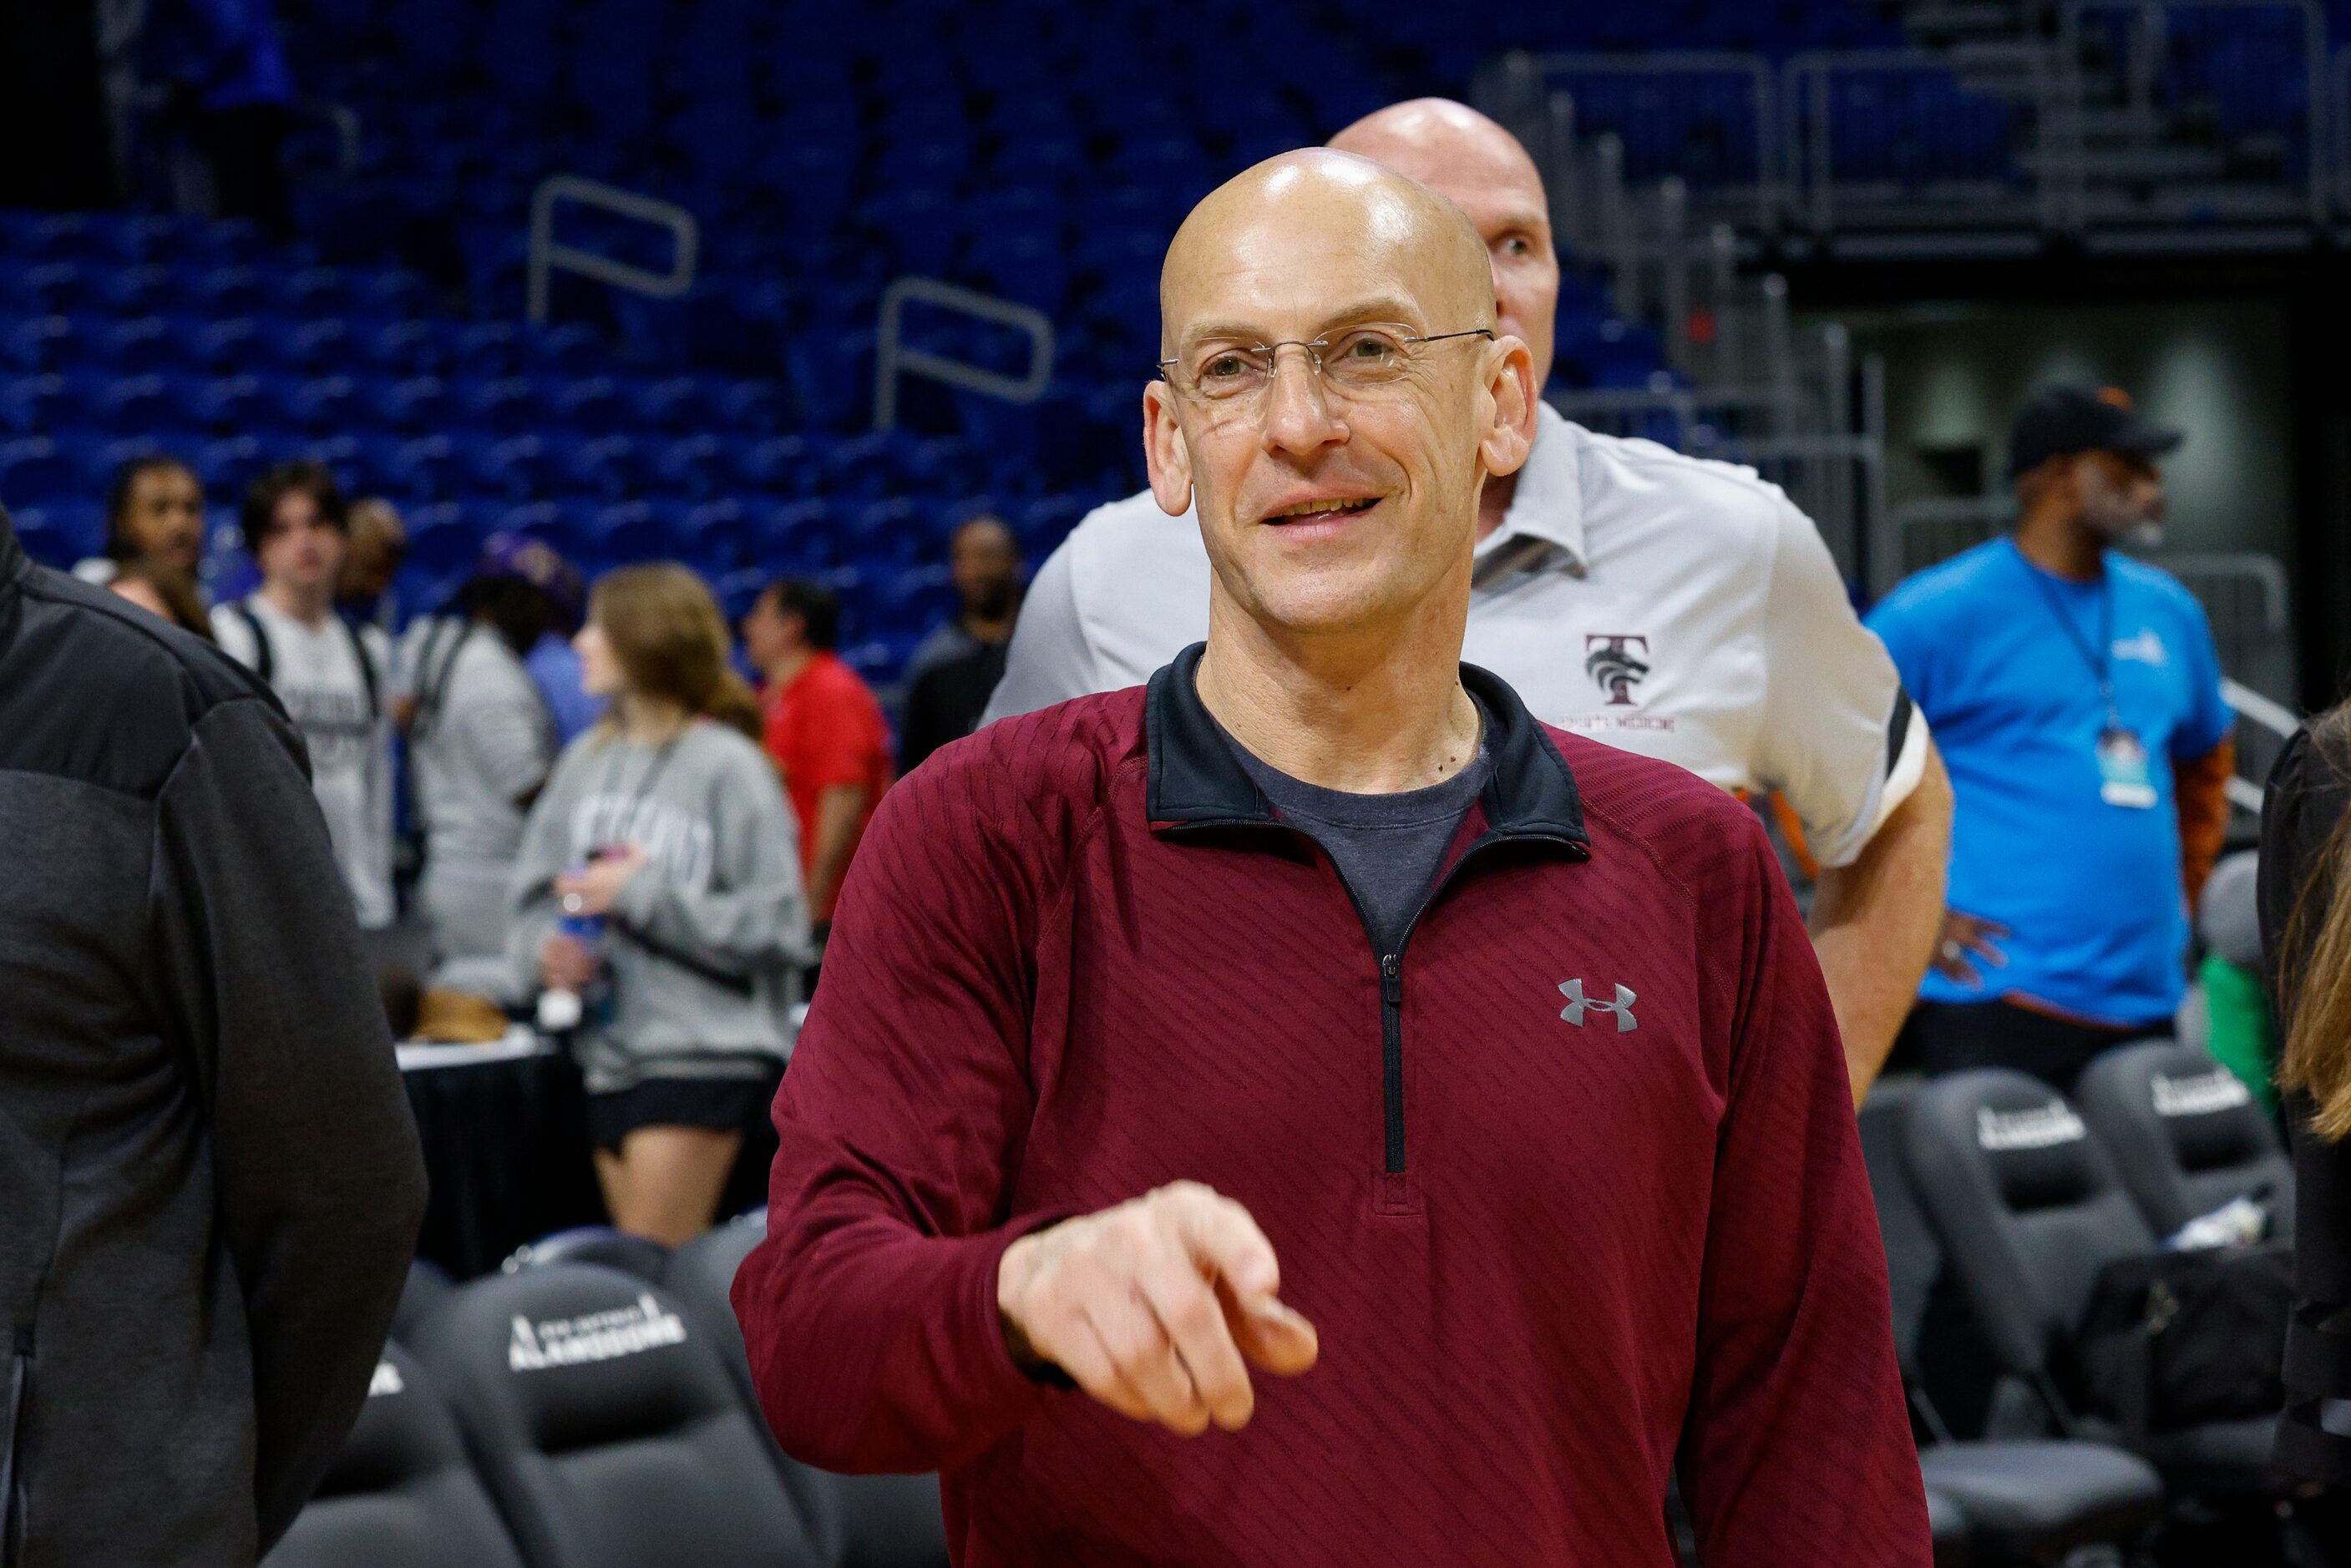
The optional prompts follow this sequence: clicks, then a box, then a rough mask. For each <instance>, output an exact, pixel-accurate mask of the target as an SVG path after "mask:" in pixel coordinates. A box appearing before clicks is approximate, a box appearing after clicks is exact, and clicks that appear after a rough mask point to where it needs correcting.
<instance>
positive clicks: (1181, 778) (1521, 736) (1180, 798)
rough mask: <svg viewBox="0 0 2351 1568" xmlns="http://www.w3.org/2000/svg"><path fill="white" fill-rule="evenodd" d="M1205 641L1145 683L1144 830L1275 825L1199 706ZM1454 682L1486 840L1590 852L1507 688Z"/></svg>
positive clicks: (1474, 675) (1541, 745)
mask: <svg viewBox="0 0 2351 1568" xmlns="http://www.w3.org/2000/svg"><path fill="white" fill-rule="evenodd" d="M1206 649H1207V644H1206V643H1200V642H1196V643H1194V644H1193V645H1192V646H1191V647H1189V648H1187V649H1185V650H1184V651H1183V652H1181V653H1179V654H1177V655H1176V656H1175V661H1174V662H1173V663H1171V664H1168V665H1166V666H1165V667H1164V668H1162V669H1161V670H1159V672H1158V673H1157V674H1155V675H1154V676H1152V678H1151V686H1150V689H1149V691H1147V692H1146V693H1145V694H1144V747H1145V749H1146V750H1147V751H1148V753H1149V754H1150V764H1151V774H1150V785H1149V789H1148V792H1147V794H1146V795H1145V797H1144V799H1145V804H1144V811H1145V813H1146V815H1148V816H1149V818H1150V821H1151V826H1153V828H1154V829H1158V828H1162V827H1165V828H1189V827H1208V826H1244V825H1257V824H1265V825H1275V824H1279V823H1280V820H1281V818H1280V815H1279V814H1278V813H1276V812H1275V810H1274V809H1273V803H1272V802H1271V801H1269V800H1267V799H1266V798H1265V792H1264V791H1263V790H1260V789H1259V788H1258V787H1257V782H1256V781H1255V780H1254V779H1252V778H1250V777H1249V774H1248V771H1247V770H1245V769H1244V768H1243V767H1242V766H1241V764H1240V761H1239V759H1238V758H1237V757H1235V756H1234V755H1233V753H1232V748H1231V747H1229V746H1228V745H1227V744H1226V743H1225V738H1224V736H1223V735H1222V734H1221V733H1219V732H1218V730H1217V722H1216V720H1215V719H1214V718H1213V717H1211V716H1210V714H1209V712H1208V710H1207V706H1206V705H1205V704H1203V703H1202V702H1201V701H1200V693H1199V690H1198V688H1197V686H1196V684H1195V682H1194V680H1193V677H1194V674H1195V672H1196V671H1197V670H1198V669H1199V667H1200V655H1201V654H1202V652H1204V651H1205V650H1206ZM1461 684H1462V687H1463V688H1464V689H1465V690H1466V691H1468V693H1469V695H1470V696H1472V697H1473V698H1475V699H1477V701H1478V704H1479V707H1481V708H1483V709H1484V710H1485V712H1486V721H1487V724H1488V731H1487V735H1486V746H1487V749H1488V751H1489V753H1491V754H1492V756H1493V759H1494V771H1493V776H1492V777H1491V778H1490V779H1489V780H1488V781H1487V784H1486V789H1485V792H1484V794H1482V795H1480V796H1479V801H1480V804H1481V805H1483V806H1484V807H1485V812H1486V827H1487V832H1488V834H1489V836H1493V837H1498V838H1541V839H1550V840H1552V841H1554V842H1557V843H1561V844H1565V845H1568V846H1573V848H1574V849H1575V850H1576V851H1577V852H1578V853H1579V854H1583V855H1589V854H1590V852H1591V846H1592V839H1591V836H1590V835H1588V834H1587V833H1585V831H1584V828H1583V799H1582V797H1581V796H1579V795H1578V794H1576V789H1575V775H1574V774H1573V773H1571V772H1570V771H1569V770H1568V766H1567V759H1566V758H1564V757H1562V756H1561V755H1560V754H1559V748H1558V747H1557V746H1554V745H1553V744H1552V741H1551V737H1550V736H1549V735H1547V734H1545V733H1543V729H1542V726H1541V724H1538V723H1537V722H1535V719H1534V715H1533V714H1531V713H1530V712H1528V711H1527V705H1526V704H1525V703H1524V702H1522V701H1520V700H1519V694H1518V693H1517V692H1516V691H1512V690H1510V683H1509V682H1508V681H1506V680H1503V679H1502V678H1501V677H1500V676H1499V675H1495V674H1493V673H1491V672H1490V671H1488V670H1480V669H1479V668H1478V667H1477V666H1476V665H1474V664H1465V665H1463V666H1462V667H1461Z"/></svg>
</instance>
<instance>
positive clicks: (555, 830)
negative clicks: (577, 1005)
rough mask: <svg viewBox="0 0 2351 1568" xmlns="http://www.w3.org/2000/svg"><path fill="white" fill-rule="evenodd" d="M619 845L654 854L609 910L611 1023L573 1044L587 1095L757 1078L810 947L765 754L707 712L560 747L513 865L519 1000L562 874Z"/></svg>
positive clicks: (606, 729)
mask: <svg viewBox="0 0 2351 1568" xmlns="http://www.w3.org/2000/svg"><path fill="white" fill-rule="evenodd" d="M623 844H635V845H637V846H640V847H641V848H643V850H644V852H645V854H646V856H647V857H648V858H647V861H646V864H645V866H644V867H643V869H641V870H640V871H638V872H637V874H636V875H635V876H634V877H631V878H630V879H629V881H628V883H627V885H626V886H624V887H623V888H622V890H621V893H620V897H619V898H618V899H617V900H616V901H615V903H614V905H613V908H612V910H611V913H610V914H609V915H607V916H606V917H605V942H604V952H605V963H606V969H605V973H606V976H607V978H608V980H609V982H610V986H611V999H612V1000H611V1017H610V1019H609V1021H607V1022H605V1023H601V1024H599V1023H590V1024H589V1025H588V1026H586V1027H583V1029H582V1030H581V1031H580V1037H579V1040H578V1046H579V1051H580V1065H581V1068H582V1070H583V1071H584V1072H585V1073H586V1075H587V1079H588V1087H589V1090H590V1093H594V1094H610V1093H612V1092H614V1091H616V1090H621V1089H626V1088H630V1087H632V1086H633V1085H636V1084H638V1083H640V1082H643V1080H645V1079H647V1078H653V1077H750V1076H756V1075H759V1074H762V1073H764V1072H766V1071H768V1066H769V1064H771V1063H772V1062H773V1061H774V1059H776V1058H778V1057H784V1056H789V1054H791V1046H792V1025H791V1008H792V1004H793V1002H795V1001H796V1000H797V997H798V992H799V969H798V966H799V964H800V963H802V962H803V961H805V960H806V958H807V957H808V947H809V916H808V895H807V892H806V890H805V889H804V888H802V886H801V883H800V872H799V836H798V834H797V833H796V832H795V831H794V828H793V826H792V815H791V812H790V810H789V808H787V806H786V805H785V804H784V792H783V787H782V785H781V784H779V783H778V781H777V778H776V770H775V768H774V766H773V764H771V763H769V762H768V758H767V754H766V753H764V752H762V751H760V750H759V748H758V746H757V745H754V744H753V743H752V742H750V741H748V740H747V739H746V738H744V737H743V736H742V735H740V734H738V733H737V732H735V731H733V730H730V729H728V728H726V726H725V725H723V724H718V723H714V722H709V721H707V720H704V721H699V722H695V723H694V724H693V725H691V726H689V727H688V728H687V729H686V731H685V732H684V734H682V735H680V736H678V737H677V739H675V740H674V741H672V742H668V743H667V744H665V745H661V746H645V745H640V744H638V743H637V742H633V741H630V740H627V739H625V738H623V737H622V735H621V733H620V732H619V731H618V730H617V729H615V728H614V727H613V726H611V725H610V724H600V725H598V726H597V727H596V728H594V729H592V730H590V731H589V732H587V733H586V734H584V735H581V736H580V738H579V739H577V740H575V741H573V742H571V744H570V745H569V746H568V747H566V748H565V749H564V753H563V755H562V756H561V757H560V758H559V760H558V761H557V763H556V764H555V773H554V775H553V776H552V777H551V778H549V780H548V784H547V789H546V792H545V793H544V794H541V795H540V796H539V797H538V803H537V804H536V805H533V806H532V807H531V812H530V819H529V821H528V823H526V824H525V825H524V827H523V836H522V847H521V851H520V854H519V856H518V857H517V861H516V864H515V877H514V882H513V884H512V888H511V898H510V903H511V908H512V910H513V919H512V921H511V922H510V924H509V928H508V931H509V935H508V953H509V955H510V957H511V958H512V959H513V961H514V962H515V964H516V966H517V970H518V971H519V976H520V978H521V981H522V988H521V989H522V992H523V994H525V995H528V994H530V993H531V992H534V991H536V990H537V989H538V955H539V949H540V947H541V946H542V945H543V944H544V943H545V941H546V940H547V937H548V934H549V932H550V931H552V930H553V929H555V922H556V919H557V917H558V910H557V909H556V903H555V888H554V883H555V878H556V877H558V876H559V875H560V874H561V873H562V872H564V871H565V870H567V869H569V867H574V866H581V865H585V864H586V863H587V862H588V861H589V860H590V858H591V857H593V856H594V855H595V853H596V851H598V850H599V849H601V848H604V847H607V846H619V845H623Z"/></svg>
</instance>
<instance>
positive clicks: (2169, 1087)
mask: <svg viewBox="0 0 2351 1568" xmlns="http://www.w3.org/2000/svg"><path fill="white" fill-rule="evenodd" d="M2148 1085H2149V1086H2150V1087H2151V1088H2152V1089H2153V1090H2154V1091H2155V1114H2156V1115H2157V1116H2210V1115H2211V1114H2212V1113H2213V1112H2215V1111H2233V1110H2235V1109H2236V1108H2237V1107H2238V1106H2246V1105H2251V1104H2252V1100H2253V1095H2252V1090H2250V1089H2248V1088H2246V1087H2245V1085H2244V1080H2243V1079H2241V1078H2240V1077H2238V1076H2237V1075H2235V1074H2234V1073H2231V1071H2229V1069H2228V1068H2226V1067H2215V1068H2213V1069H2212V1070H2211V1071H2210V1072H2209V1073H2199V1074H2197V1075H2195V1076H2194V1077H2192V1078H2167V1077H2165V1076H2164V1075H2162V1074H2160V1073H2158V1074H2156V1075H2155V1076H2154V1077H2152V1078H2150V1079H2149V1080H2148Z"/></svg>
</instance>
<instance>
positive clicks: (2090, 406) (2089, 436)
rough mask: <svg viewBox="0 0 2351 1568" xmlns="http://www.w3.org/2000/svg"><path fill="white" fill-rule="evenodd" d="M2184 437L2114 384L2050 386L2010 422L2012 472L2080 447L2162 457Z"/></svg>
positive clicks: (2068, 454)
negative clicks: (2140, 410)
mask: <svg viewBox="0 0 2351 1568" xmlns="http://www.w3.org/2000/svg"><path fill="white" fill-rule="evenodd" d="M2181 439H2182V438H2181V436H2180V433H2179V431H2176V430H2172V429H2170V428H2169V427H2168V426H2166V425H2158V424H2154V423H2151V422H2149V421H2146V420H2143V419H2141V418H2139V417H2138V415H2137V414H2136V413H2134V412H2132V411H2131V406H2130V399H2129V398H2127V397H2126V396H2124V395H2123V394H2122V393H2120V392H2118V391H2116V390H2114V389H2112V388H2108V389H2105V390H2104V391H2098V390H2095V389H2092V388H2089V387H2050V388H2047V389H2043V390H2042V391H2040V392H2037V393H2035V394H2033V398H2032V401H2031V402H2029V403H2027V404H2025V405H2024V407H2023V408H2022V410H2019V411H2018V413H2017V416H2016V423H2015V424H2013V425H2011V426H2010V427H2009V432H2008V477H2009V479H2010V480H2011V482H2013V481H2014V480H2015V479H2017V478H2018V477H2019V476H2020V475H2022V474H2027V473H2031V472H2032V471H2033V470H2034V469H2036V468H2039V467H2040V466H2041V465H2042V464H2043V463H2044V462H2048V461H2049V460H2050V459H2051V458H2053V457H2071V456H2073V455H2074V453H2075V452H2120V453H2121V454H2122V455H2123V456H2125V457H2136V458H2140V459H2143V460H2144V459H2151V458H2158V457H2161V456H2162V455H2163V454H2164V453H2165V452H2169V451H2171V450H2172V449H2173V448H2174V447H2176V446H2178V445H2179V442H2180V441H2181Z"/></svg>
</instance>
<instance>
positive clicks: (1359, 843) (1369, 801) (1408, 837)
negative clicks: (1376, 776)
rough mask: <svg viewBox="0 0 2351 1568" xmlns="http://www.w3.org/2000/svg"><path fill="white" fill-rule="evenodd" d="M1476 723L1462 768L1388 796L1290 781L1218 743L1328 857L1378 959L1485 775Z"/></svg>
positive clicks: (1400, 935)
mask: <svg viewBox="0 0 2351 1568" xmlns="http://www.w3.org/2000/svg"><path fill="white" fill-rule="evenodd" d="M1484 719H1485V715H1484V714H1482V713H1481V714H1479V738H1478V754H1477V755H1476V756H1474V757H1472V758H1470V759H1469V765H1468V766H1467V767H1465V768H1463V769H1462V770H1461V771H1460V772H1459V773H1458V774H1454V775H1453V776H1452V777H1451V778H1449V779H1447V780H1445V781H1444V782H1443V783H1441V784H1431V785H1429V786H1428V787H1427V788H1426V789H1408V790H1403V791H1400V792H1398V793H1396V794H1350V793H1349V792H1347V791H1345V790H1335V789H1324V788H1323V787H1322V785H1320V784H1308V783H1306V782H1305V781H1304V780H1302V779H1294V778H1291V777H1290V775H1289V774H1285V773H1283V772H1281V771H1280V769H1278V768H1276V767H1273V766H1272V765H1271V764H1270V763H1266V762H1264V761H1262V760H1261V759H1259V757H1257V756H1255V755H1253V754H1252V753H1250V751H1249V748H1248V747H1247V746H1244V745H1242V744H1241V743H1240V742H1238V741H1236V740H1234V739H1233V738H1232V736H1230V735H1226V736H1225V743H1226V744H1227V745H1228V746H1230V747H1231V748H1232V749H1233V755H1235V756H1236V757H1238V758H1239V759H1240V764H1241V766H1242V768H1244V769H1245V770H1247V772H1248V774H1249V777H1250V778H1251V779H1253V780H1254V781H1256V784H1257V787H1258V788H1259V789H1261V790H1263V791H1264V792H1265V797H1266V799H1268V800H1270V801H1271V802H1272V803H1273V808H1274V810H1276V811H1278V812H1280V814H1281V818H1282V820H1283V821H1284V822H1287V823H1289V824H1290V826H1293V827H1296V828H1297V829H1298V830H1299V831H1300V832H1301V833H1303V834H1305V835H1306V836H1308V837H1309V838H1311V839H1313V840H1314V842H1315V843H1317V844H1319V845H1321V846H1322V850H1323V853H1324V854H1326V855H1328V856H1330V857H1331V861H1332V864H1333V865H1334V866H1336V867H1338V868H1339V877H1340V879H1341V880H1342V881H1343V882H1345V883H1346V885H1347V888H1348V891H1350V892H1352V893H1353V895H1354V896H1355V901H1356V902H1357V903H1358V904H1360V905H1362V906H1363V911H1364V923H1365V924H1366V925H1367V926H1368V927H1369V928H1370V930H1371V937H1372V944H1373V946H1374V947H1375V948H1376V949H1378V950H1379V952H1380V954H1381V956H1383V957H1385V956H1386V955H1387V954H1389V953H1392V952H1395V950H1396V949H1397V948H1398V946H1399V945H1401V944H1402V942H1403V941H1404V938H1405V929H1406V928H1407V927H1408V926H1409V925H1410V924H1411V923H1412V918H1413V916H1414V915H1415V914H1416V913H1418V912H1419V909H1420V903H1421V899H1422V898H1424V897H1425V896H1426V894H1427V892H1428V885H1429V883H1430V882H1432V881H1433V880H1435V879H1436V877H1437V867H1439V866H1440V865H1442V864H1443V863H1444V860H1445V851H1446V848H1447V846H1449V845H1450V844H1452V842H1453V836H1454V834H1455V833H1456V832H1458V830H1459V829H1460V826H1461V819H1462V818H1463V817H1464V816H1467V815H1468V814H1469V807H1470V806H1471V805H1473V804H1474V803H1475V802H1476V801H1477V799H1478V795H1479V792H1480V791H1481V790H1483V789H1484V788H1485V787H1486V781H1487V779H1489V777H1491V776H1492V774H1493V772H1494V760H1493V756H1492V753H1489V751H1488V750H1487V747H1486V739H1485V728H1486V727H1485V723H1484Z"/></svg>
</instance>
